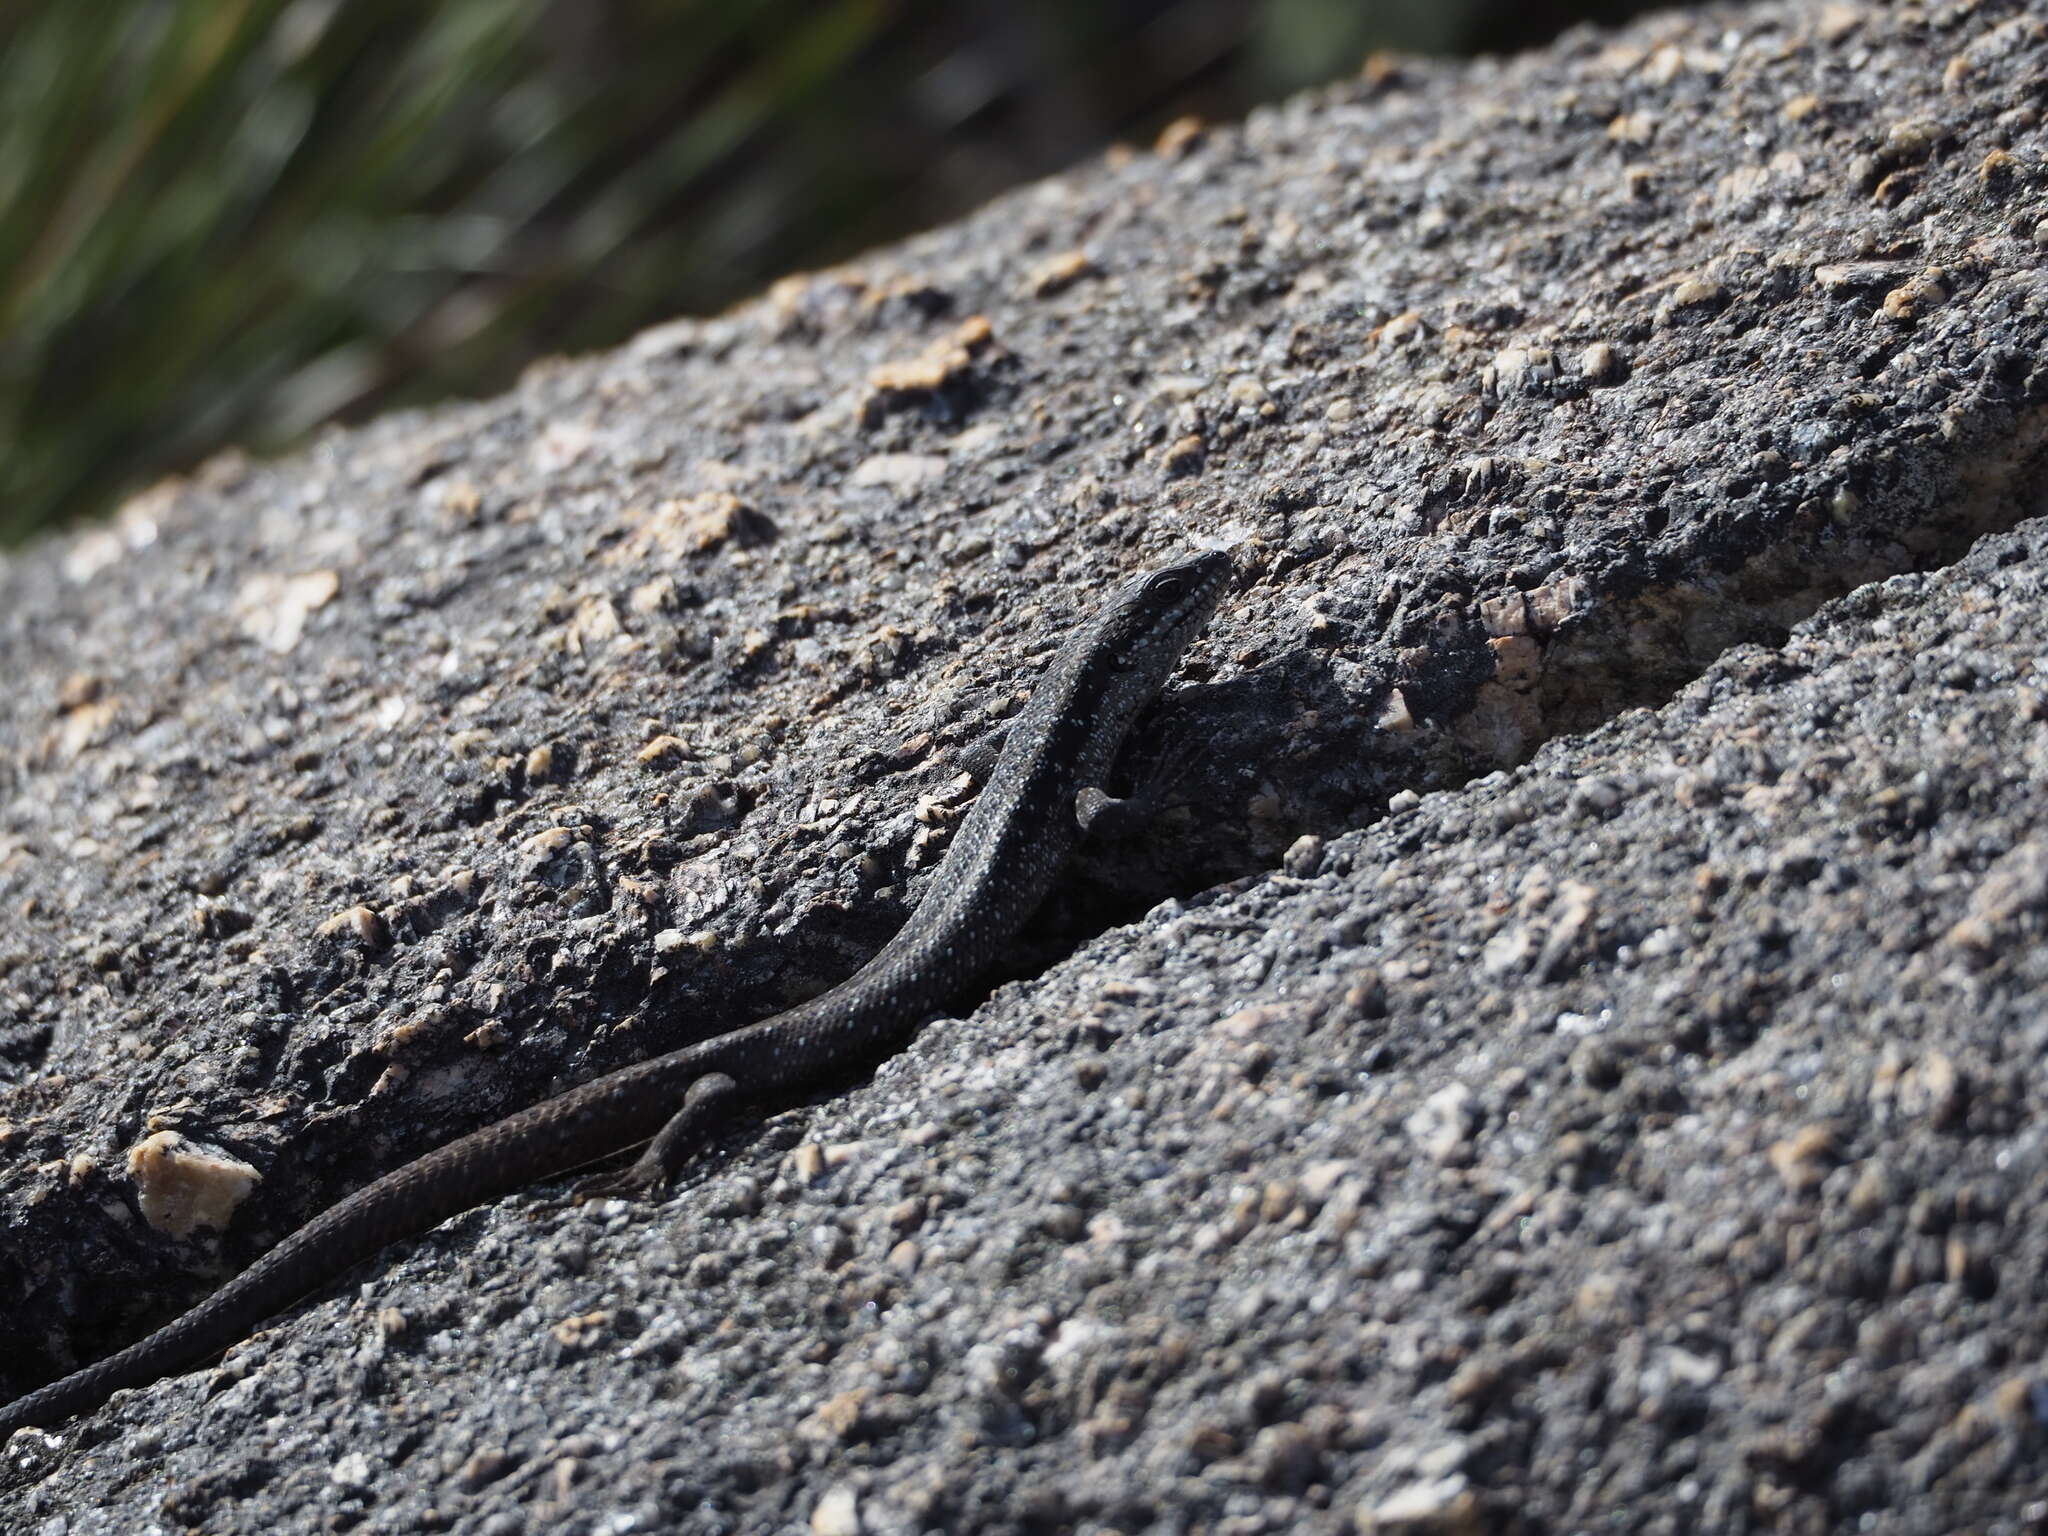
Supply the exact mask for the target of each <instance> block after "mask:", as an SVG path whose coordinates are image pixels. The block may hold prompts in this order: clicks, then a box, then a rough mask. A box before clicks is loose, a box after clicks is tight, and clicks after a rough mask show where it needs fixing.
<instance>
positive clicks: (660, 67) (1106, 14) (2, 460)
mask: <svg viewBox="0 0 2048 1536" xmlns="http://www.w3.org/2000/svg"><path fill="white" fill-rule="evenodd" d="M1551 3H1552V4H1553V5H1554V6H1557V7H1560V9H1556V10H1553V11H1546V10H1544V9H1542V8H1540V7H1538V8H1536V9H1532V8H1531V6H1530V5H1529V4H1527V3H1523V4H1514V5H1510V4H1507V3H1505V0H1457V3H1451V4H1441V3H1438V4H1429V3H1425V0H1383V3H1379V4H1371V3H1363V0H1355V3H1346V0H1095V3H1088V0H950V3H942V0H807V3H799V0H99V3H95V4H90V5H87V4H80V3H77V0H51V3H47V4H43V5H33V4H22V5H16V6H13V7H7V8H4V9H0V305H4V325H0V541H6V542H12V541H18V540H20V539H21V538H23V537H26V536H27V535H28V534H30V533H32V532H34V531H36V530H37V529H40V528H43V527H47V526H49V525H51V524H53V523H55V522H58V521H62V520H64V519H67V518H71V517H75V516H79V515H85V514H89V513H92V512H94V511H98V510H102V509H104V508H105V507H106V506H107V505H108V504H109V503H110V502H111V501H112V500H113V499H114V498H116V497H117V496H118V495H120V494H122V493H123V492H124V491H126V490H127V489H130V488H133V487H134V486H136V485H139V484H142V483H145V482H147V481H148V480H150V479H153V478H155V477H156V476H157V475H160V474H162V473H164V472H166V471H169V470H174V469H181V468H189V467H190V466H191V465H192V464H194V463H196V462H197V461H198V460H200V459H201V458H204V457H205V456H206V455H207V454H208V453H210V452H212V451H214V450H215V449H217V448H219V447H221V446H223V445H224V444H228V443H240V444H243V445H246V446H249V447H251V448H254V449H256V450H258V451H268V450H273V449H277V448H280V447H282V446H284V445H286V444H287V443H289V442H290V441H291V440H292V439H294V438H295V437H296V436H298V435H299V434H301V433H303V432H304V431H306V430H307V429H308V428H310V427H312V426H315V425H317V424H319V423H321V422H323V421H327V420H330V419H334V418H337V417H342V418H347V417H360V416H362V415H364V414H367V413H369V412H371V411H374V410H376V409H380V408H383V407H386V406H389V405H393V404H401V403H412V402H419V401H425V400H431V399H436V398H441V397H444V396H447V395H450V394H480V393H485V392H488V391H490V390H493V389H496V388H499V387H502V386H503V385H504V384H505V383H506V382H507V381H508V380H509V379H510V378H511V377H512V376H513V375H514V374H515V373H516V371H517V370H518V368H519V367H520V366H521V365H522V364H523V363H524V362H526V361H527V360H529V359H531V358H533V357H535V356H537V355H541V354H545V353H548V352H556V351H564V350H580V349H586V348H591V347H599V346H606V345H611V344H615V343H616V342H618V341H620V340H621V339H623V338H624V337H626V336H628V335H630V334H631V333H632V332H633V331H634V330H636V329H637V328H639V327H641V326H643V325H646V324H648V323H650V322H652V321H654V320H657V319H661V318H663V317H665V316H669V315H673V314H676V313H682V312H700V313H701V312H705V311H709V310H714V309H717V308H719V307H721V306H722V305H724V304H726V303H728V302H730V301H731V300H733V299H735V298H737V297H738V296H740V295H741V294H743V293H745V292H747V291H749V290H752V289H754V288H758V287H759V286H761V284H762V283H764V282H765V281H767V280H769V279H771V278H773V277H775V276H777V275H779V274H780V273H782V272H785V271H789V270H792V269H798V268H803V267H808V266H815V265H818V264H820V263H822V262H826V261H830V260H833V259H836V258H838V257H841V256H844V255H846V254H849V253H850V252H852V251H854V250H857V249H859V248H861V247H863V246H866V245H869V244H872V243H874V242H876V241H878V240H881V239H885V238H887V237H889V236H891V235H894V234H899V233H902V232H904V231H906V230H909V229H913V228H917V227H920V226H923V225H927V224H930V223H933V222H936V221H938V220H941V219H944V218H947V217H949V216H952V215H954V214H957V213H958V212H960V211H962V210H963V209H965V208H967V207H971V206H972V205H973V204H975V203H976V202H979V201H981V200H983V199H985V198H987V197H989V196H990V195H992V194H993V193H995V192H997V191H999V190H1001V189H1002V188H1003V187H1005V186H1007V185H1010V184H1013V183H1015V182H1017V181H1020V180H1023V179H1026V178H1028V177H1031V176H1035V175H1041V174H1044V173H1046V172H1048V171H1050V170H1053V169H1056V168H1058V167H1059V166H1061V165H1063V164H1067V163H1070V162H1071V161H1073V160H1075V159H1077V158H1079V157H1081V156H1083V155H1085V154H1087V153H1089V152H1090V151H1091V150H1093V149H1094V148H1096V147H1098V146H1099V145H1100V144H1102V143H1103V142H1105V141H1106V140H1108V139H1110V138H1111V137H1114V136H1116V135H1118V134H1137V135H1143V134H1146V133H1149V132H1150V131H1152V130H1154V129H1156V128H1157V127H1158V126H1159V125H1160V124H1161V123H1163V122H1164V121H1165V120H1167V119H1168V118H1170V117H1172V116H1174V115H1176V114H1178V113H1180V112H1183V111H1189V110H1193V111H1199V112H1202V113H1204V114H1205V115H1208V116H1231V115H1235V114H1237V113H1240V112H1242V111H1243V110H1244V109H1245V108H1246V107H1247V106H1248V105H1250V104H1251V103H1252V102H1254V101H1256V100H1259V99H1261V98H1264V97H1268V96H1272V95H1275V94H1278V93H1279V92H1281V91H1283V90H1286V89H1290V88H1292V87H1294V86H1297V85H1299V84H1303V83H1306V82H1308V81H1311V80H1315V79H1320V78H1327V77H1331V76H1335V75H1339V74H1344V73H1347V72H1349V71H1351V70H1353V69H1355V68H1356V67H1357V65H1358V63H1359V61H1360V59H1361V57H1362V56H1363V54H1364V52H1365V51H1366V50H1367V49H1369V48H1372V47H1377V46H1391V47H1402V48H1414V49H1427V50H1432V51H1445V50H1469V49H1471V48H1474V47H1477V46H1481V45H1486V46H1493V47H1506V46H1512V45H1515V44H1519V43H1521V42H1524V41H1527V40H1529V39H1530V38H1532V37H1535V36H1540V35H1542V34H1543V33H1544V32H1547V31H1549V30H1554V29H1555V27H1557V26H1558V25H1561V24H1562V23H1563V22H1564V21H1567V20H1569V19H1571V16H1570V14H1568V12H1570V11H1571V10H1572V9H1573V7H1574V5H1576V6H1577V7H1578V8H1579V9H1583V8H1584V7H1585V6H1587V5H1602V6H1605V7H1606V8H1607V9H1609V10H1615V9H1619V8H1626V7H1627V6H1628V5H1629V4H1630V3H1631V0H1551Z"/></svg>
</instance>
